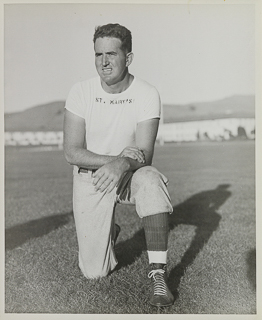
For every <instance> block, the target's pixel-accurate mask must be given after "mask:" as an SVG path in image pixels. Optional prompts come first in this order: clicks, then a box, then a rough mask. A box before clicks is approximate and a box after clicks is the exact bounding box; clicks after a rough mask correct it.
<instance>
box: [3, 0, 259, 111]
mask: <svg viewBox="0 0 262 320" xmlns="http://www.w3.org/2000/svg"><path fill="white" fill-rule="evenodd" d="M107 23H120V24H122V25H124V26H126V27H127V28H128V29H130V31H131V32H132V37H133V52H134V60H133V62H132V65H131V66H130V67H129V71H130V73H132V74H134V75H135V76H137V77H139V78H142V79H144V80H146V81H148V82H149V83H151V84H152V85H154V86H155V87H156V88H157V89H158V91H159V93H160V96H161V100H162V102H163V103H171V104H187V103H194V102H202V101H212V100H218V99H223V98H225V97H229V96H231V95H237V94H243V95H244V94H255V69H256V65H255V30H256V29H255V5H254V4H228V3H227V2H226V1H224V3H223V2H221V3H220V4H191V3H190V1H189V2H188V4H88V3H82V4H70V3H69V4H52V3H51V4H6V5H5V6H4V110H5V112H16V111H22V110H24V109H27V108H30V107H33V106H36V105H39V104H45V103H49V102H53V101H58V100H65V99H66V98H67V95H68V93H69V90H70V88H71V87H72V86H73V84H74V83H76V82H78V81H82V80H85V79H88V78H91V77H94V76H96V75H97V73H96V69H95V66H94V50H93V34H94V30H95V27H96V26H98V25H102V24H107Z"/></svg>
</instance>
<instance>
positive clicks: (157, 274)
mask: <svg viewBox="0 0 262 320" xmlns="http://www.w3.org/2000/svg"><path fill="white" fill-rule="evenodd" d="M164 273H165V270H163V269H156V270H152V271H150V272H149V274H148V278H152V277H153V279H154V295H160V296H165V295H166V294H167V287H166V283H165V280H164V276H163V275H164Z"/></svg>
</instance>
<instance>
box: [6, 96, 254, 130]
mask: <svg viewBox="0 0 262 320" xmlns="http://www.w3.org/2000/svg"><path fill="white" fill-rule="evenodd" d="M64 105H65V102H64V101H56V102H52V103H48V104H44V105H40V106H36V107H33V108H29V109H27V110H25V111H22V112H16V113H6V114H5V131H22V132H23V131H62V128H63V116H64ZM163 114H164V122H165V123H172V122H182V121H194V120H210V119H221V118H254V117H255V96H253V95H248V96H241V95H237V96H232V97H229V98H225V99H222V100H218V101H211V102H200V103H193V104H186V105H170V104H168V105H163Z"/></svg>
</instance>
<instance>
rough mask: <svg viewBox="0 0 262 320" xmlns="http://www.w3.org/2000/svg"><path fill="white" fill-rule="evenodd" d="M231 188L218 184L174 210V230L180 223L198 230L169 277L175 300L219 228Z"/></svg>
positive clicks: (172, 227)
mask: <svg viewBox="0 0 262 320" xmlns="http://www.w3.org/2000/svg"><path fill="white" fill-rule="evenodd" d="M229 187H230V185H229V184H222V185H218V186H217V188H216V189H214V190H208V191H203V192H200V193H197V194H195V195H193V196H192V197H190V198H189V199H187V200H186V201H184V202H183V203H181V204H179V205H177V206H176V207H174V213H173V214H172V215H171V217H170V218H171V219H170V229H171V230H172V229H174V228H175V227H176V226H178V225H179V224H185V225H193V226H195V227H196V229H195V235H194V238H193V239H192V240H191V243H190V246H189V248H188V249H187V250H186V252H185V253H184V255H183V257H182V259H181V261H180V262H179V264H178V265H176V266H175V267H174V268H173V269H172V270H171V271H170V274H169V278H168V283H169V286H170V288H171V289H172V293H173V295H174V297H175V299H177V298H178V287H179V284H180V281H181V279H182V277H183V276H184V274H185V272H186V269H187V267H188V266H189V265H190V264H191V263H192V262H193V261H194V260H195V258H196V256H197V255H198V253H199V252H200V251H201V250H202V249H203V247H204V245H205V244H206V243H207V242H208V240H209V239H210V237H211V236H212V233H213V232H214V231H215V230H216V229H217V228H218V226H219V222H220V220H221V216H220V215H219V214H218V213H217V212H216V211H217V210H218V209H219V208H220V207H221V206H222V205H223V204H224V203H225V201H226V200H227V199H228V198H229V197H230V196H231V192H230V191H228V190H227V189H228V188H229Z"/></svg>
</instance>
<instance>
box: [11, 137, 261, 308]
mask: <svg viewBox="0 0 262 320" xmlns="http://www.w3.org/2000/svg"><path fill="white" fill-rule="evenodd" d="M30 150H31V151H30ZM34 150H35V151H33V150H32V149H13V148H10V149H7V150H6V182H5V187H6V190H5V192H6V196H5V224H6V225H5V227H6V234H5V235H6V243H5V245H6V260H5V265H6V269H5V312H6V313H70V314H73V313H77V314H79V313H80V314H85V313H93V314H121V313H122V314H151V313H152V314H153V313H156V310H155V308H152V307H151V306H150V305H149V304H148V302H147V301H148V289H149V285H150V281H149V279H147V272H148V270H147V265H148V262H147V254H146V248H145V241H144V234H143V230H142V224H141V221H140V219H139V218H138V216H137V215H136V213H135V208H134V207H130V206H118V207H117V212H116V220H117V223H119V224H120V225H121V233H120V236H119V240H118V242H117V246H116V255H117V258H118V260H119V265H118V267H117V269H116V271H114V272H113V273H112V274H111V275H109V276H108V277H106V278H102V279H99V280H87V279H85V278H84V277H83V275H82V274H81V272H80V270H79V268H78V262H77V240H76V233H75V227H74V219H73V214H72V176H71V173H72V170H71V167H70V166H69V165H67V164H66V162H65V160H64V158H63V154H62V151H49V152H41V151H37V150H36V149H34ZM254 162H255V144H254V142H253V141H232V142H225V143H215V142H213V143H201V144H200V143H196V144H193V143H192V144H191V143H190V144H180V145H178V144H166V145H165V146H163V147H160V146H156V150H155V158H154V165H155V166H156V167H157V168H158V169H159V170H160V171H162V172H163V173H164V174H165V175H166V176H167V177H168V178H169V180H170V183H169V191H170V195H171V199H172V204H173V206H174V213H173V214H172V215H171V216H170V234H169V257H168V259H169V261H168V282H169V286H170V288H171V291H172V292H173V294H174V296H175V299H176V300H175V303H174V305H173V306H172V307H171V308H169V309H166V310H162V311H161V312H162V313H170V314H255V313H256V262H255V261H256V249H255V246H256V242H255V163H254Z"/></svg>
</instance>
